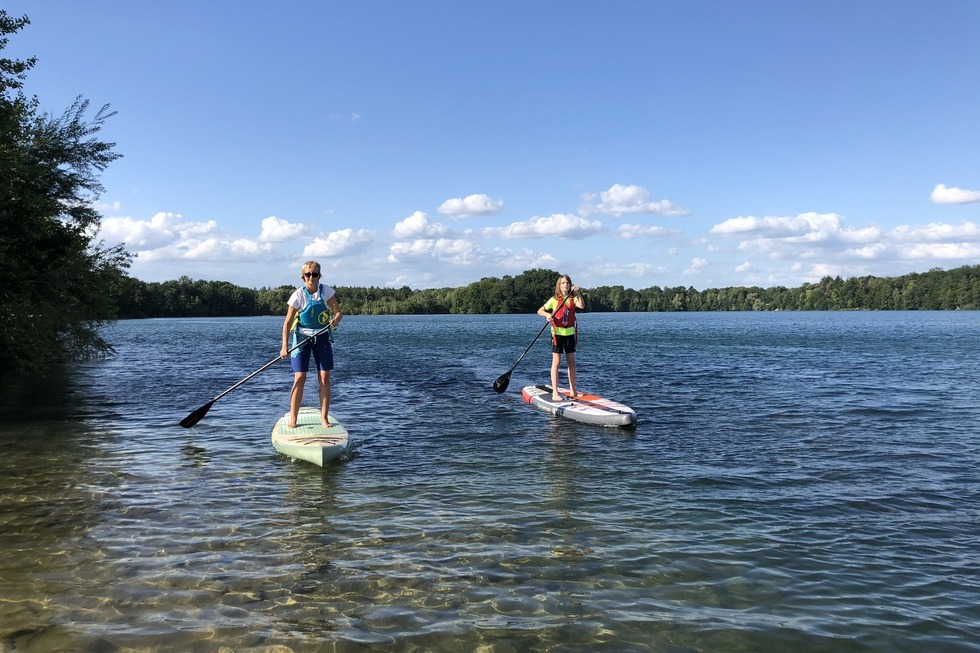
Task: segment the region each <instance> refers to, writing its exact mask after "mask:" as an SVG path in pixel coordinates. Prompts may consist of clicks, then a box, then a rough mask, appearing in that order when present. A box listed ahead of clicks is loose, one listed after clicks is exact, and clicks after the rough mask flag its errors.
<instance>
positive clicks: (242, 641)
mask: <svg viewBox="0 0 980 653" xmlns="http://www.w3.org/2000/svg"><path fill="white" fill-rule="evenodd" d="M281 323H282V322H281V318H278V317H268V318H248V319H208V320H205V319H183V320H144V321H131V322H123V323H119V324H118V325H116V326H115V327H113V328H112V329H111V330H110V332H109V335H110V340H111V341H112V342H113V343H114V344H115V346H116V348H117V353H116V355H115V356H113V357H111V358H109V359H107V360H105V361H98V362H94V363H90V364H85V365H82V366H80V367H77V368H76V369H74V370H73V371H72V373H71V374H70V375H68V376H67V377H58V378H56V379H47V380H44V381H43V382H33V383H27V382H22V383H19V384H16V385H11V384H9V383H8V384H6V385H4V386H3V393H2V417H3V423H2V425H0V651H3V652H7V651H43V652H46V653H49V652H54V651H73V652H74V651H80V652H93V653H104V652H116V651H228V652H230V651H236V652H243V651H248V652H257V651H266V652H270V653H271V652H277V653H282V652H286V651H296V652H313V651H317V652H319V651H382V650H384V651H501V652H507V651H515V652H516V651H664V652H671V653H677V652H702V651H704V652H707V651H725V652H733V651H734V652H738V651H746V652H750V651H751V652H755V651H792V652H793V653H806V652H809V651H814V652H816V651H821V652H822V651H834V652H837V651H844V652H847V651H910V652H911V651H915V652H920V651H944V652H945V651H952V652H958V651H980V400H978V399H980V392H978V388H980V355H978V351H980V313H977V312H945V313H696V314H588V313H587V314H583V315H580V326H581V336H580V342H579V352H578V354H577V360H578V379H579V383H578V385H579V387H580V389H583V390H586V391H593V392H597V393H599V394H602V395H605V396H608V397H610V398H613V399H616V400H619V401H621V402H623V403H626V404H628V405H630V406H632V407H633V408H634V409H635V410H636V412H637V415H638V417H639V424H638V425H637V427H636V428H635V429H633V430H622V429H604V428H601V427H595V426H588V425H584V424H579V423H575V422H571V421H568V420H560V419H557V418H554V417H551V416H549V415H546V414H544V413H541V412H539V411H536V410H535V409H533V408H531V407H529V406H527V405H525V404H524V403H523V402H522V400H521V396H520V390H521V387H522V386H524V385H531V384H536V383H545V382H547V380H548V369H549V365H550V358H551V354H550V348H549V347H548V345H547V343H546V341H545V338H544V337H543V338H541V339H540V340H539V341H538V342H537V343H536V345H535V346H534V348H532V350H531V351H530V352H529V353H528V355H527V356H526V357H525V358H524V360H523V361H522V362H521V364H520V365H519V366H518V367H517V369H516V370H515V371H514V374H513V376H512V379H511V382H510V387H509V389H508V391H507V392H506V393H504V394H497V393H495V392H494V391H493V389H492V387H491V386H492V384H493V381H494V379H496V378H497V377H498V376H500V375H501V374H503V373H504V372H506V371H507V370H509V369H510V368H511V366H512V365H513V364H514V363H515V361H516V360H517V358H518V357H519V356H520V354H521V352H522V351H523V350H524V348H525V347H526V346H527V345H528V344H529V343H530V342H531V339H532V338H533V337H534V335H535V334H536V333H537V331H538V329H539V328H540V325H541V324H542V323H541V321H540V318H537V317H536V316H531V315H514V316H431V317H406V316H397V317H381V316H370V317H359V316H349V317H347V318H346V319H345V320H344V323H343V327H342V328H341V329H340V330H339V332H338V334H337V339H336V343H335V352H336V358H337V363H338V364H337V369H336V370H335V371H334V373H333V383H334V403H333V410H332V412H333V413H334V414H335V415H336V416H337V417H338V418H339V419H340V420H341V421H342V422H344V423H345V425H346V426H347V427H348V428H349V430H350V431H351V433H352V434H353V436H354V438H355V440H356V449H355V450H354V452H353V454H352V455H351V456H350V457H349V458H347V459H345V460H339V461H335V462H333V463H331V464H329V465H328V466H327V467H326V468H324V469H320V468H318V467H315V466H313V465H309V464H307V463H299V462H295V461H291V460H289V459H287V458H284V457H282V456H280V455H278V454H277V453H276V452H275V451H274V450H273V448H272V446H271V443H270V441H269V433H270V431H271V429H272V426H273V423H274V422H275V421H276V419H277V418H278V417H279V416H280V415H281V414H282V413H283V412H285V410H286V409H287V406H288V392H289V386H290V380H291V375H290V373H289V371H288V364H287V363H285V362H283V363H279V364H277V365H275V366H273V367H272V368H271V369H269V370H267V371H266V372H264V373H262V374H260V375H259V376H257V377H255V378H254V379H252V380H251V381H249V382H247V383H246V384H244V385H242V386H241V387H240V388H238V389H236V390H234V391H233V392H231V393H229V394H228V395H226V396H225V397H223V398H221V399H220V400H219V401H218V402H217V403H216V404H215V405H214V407H213V408H212V409H211V411H210V412H209V413H208V415H207V417H205V418H204V419H203V420H202V421H201V422H200V423H199V424H198V425H197V426H195V427H194V428H193V429H182V428H180V427H179V426H178V422H179V421H180V420H181V419H183V418H184V417H185V416H186V415H187V414H188V413H190V412H191V411H193V410H194V409H196V408H198V407H199V406H201V405H203V404H205V403H206V402H207V401H208V400H210V399H211V398H212V397H214V396H215V395H217V394H218V393H220V392H221V391H223V390H225V389H227V388H229V387H230V386H232V385H234V384H235V383H236V382H238V381H239V380H241V379H242V378H244V377H246V376H247V375H248V374H249V373H251V372H253V371H255V370H256V369H258V368H259V367H261V366H262V365H264V364H265V363H267V362H269V361H270V360H272V359H274V358H275V357H276V356H277V355H278V350H279V342H280V335H279V334H280V328H281ZM563 369H564V368H563ZM314 383H315V381H314V380H313V379H312V378H311V379H310V384H309V385H308V386H307V401H306V403H307V405H313V404H312V401H313V398H314V397H315V385H314Z"/></svg>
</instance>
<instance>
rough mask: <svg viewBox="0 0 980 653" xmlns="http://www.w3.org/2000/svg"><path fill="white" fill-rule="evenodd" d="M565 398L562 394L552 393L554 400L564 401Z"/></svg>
mask: <svg viewBox="0 0 980 653" xmlns="http://www.w3.org/2000/svg"><path fill="white" fill-rule="evenodd" d="M563 399H564V397H562V396H561V395H551V400H552V401H562V400H563Z"/></svg>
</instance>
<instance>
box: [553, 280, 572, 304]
mask: <svg viewBox="0 0 980 653" xmlns="http://www.w3.org/2000/svg"><path fill="white" fill-rule="evenodd" d="M562 279H567V280H568V292H569V294H571V292H572V278H571V277H570V276H568V275H567V274H563V275H561V276H559V277H558V280H557V281H555V299H558V300H561V299H562V296H561V280H562ZM566 299H567V297H566Z"/></svg>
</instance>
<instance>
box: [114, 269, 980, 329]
mask: <svg viewBox="0 0 980 653" xmlns="http://www.w3.org/2000/svg"><path fill="white" fill-rule="evenodd" d="M557 278H558V272H555V271H554V270H545V269H534V270H527V271H525V272H523V273H521V274H519V275H517V276H514V277H511V276H504V277H501V278H497V277H485V278H483V279H481V280H480V281H476V282H474V283H471V284H469V285H467V286H463V287H459V288H436V289H426V290H413V289H411V288H409V287H407V286H404V287H401V288H377V287H368V288H364V287H344V286H338V287H337V288H336V290H337V297H338V299H339V300H340V302H341V305H342V306H343V309H344V313H346V314H348V315H426V314H448V313H476V314H490V313H533V312H534V311H536V310H537V309H538V307H540V306H541V305H542V304H543V303H544V301H545V300H546V299H547V298H548V296H549V294H550V292H551V291H552V289H553V288H554V284H555V279H557ZM294 289H295V287H294V286H279V287H277V288H261V289H258V290H255V289H252V288H243V287H241V286H236V285H234V284H232V283H229V282H227V281H201V280H193V279H191V278H189V277H186V276H184V277H181V278H180V279H177V280H175V281H164V282H150V283H147V282H144V281H140V280H139V279H133V278H131V277H125V278H124V279H123V280H122V288H121V289H120V292H119V294H118V298H119V299H118V302H119V306H118V317H119V318H120V319H129V318H151V317H233V316H248V315H280V314H284V313H285V306H286V300H287V299H288V298H289V295H290V293H291V292H292V291H293V290H294ZM582 290H583V292H584V294H585V299H586V310H587V311H590V312H643V311H650V312H671V311H845V310H869V311H870V310H878V311H889V310H914V311H931V310H980V265H968V266H963V267H959V268H955V269H952V270H943V269H940V268H934V269H932V270H930V271H929V272H924V273H911V274H906V275H903V276H900V277H874V276H866V277H852V278H849V279H842V278H841V277H839V276H838V277H824V278H823V279H821V280H820V282H819V283H804V284H803V285H802V286H799V287H797V288H785V287H783V286H774V287H771V288H760V287H756V286H751V287H733V288H709V289H706V290H696V289H695V288H693V287H687V288H685V287H683V286H678V287H675V288H660V287H657V286H651V287H650V288H644V289H643V290H633V289H632V288H624V287H623V286H597V287H595V288H583V289H582Z"/></svg>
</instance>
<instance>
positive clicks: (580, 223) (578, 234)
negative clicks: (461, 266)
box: [484, 213, 606, 240]
mask: <svg viewBox="0 0 980 653" xmlns="http://www.w3.org/2000/svg"><path fill="white" fill-rule="evenodd" d="M605 230H606V228H605V227H603V226H602V223H601V222H599V221H598V220H586V219H584V218H580V217H579V216H577V215H569V214H565V213H555V214H553V215H550V216H548V217H543V216H538V215H536V216H534V217H533V218H531V219H530V220H527V221H525V222H512V223H511V224H509V225H507V226H506V227H502V228H499V229H485V230H484V233H485V234H488V235H496V236H499V237H500V238H503V239H504V240H513V239H515V238H545V237H547V236H557V237H559V238H563V239H568V240H578V239H581V238H587V237H589V236H592V235H595V234H598V233H602V232H603V231H605Z"/></svg>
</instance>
